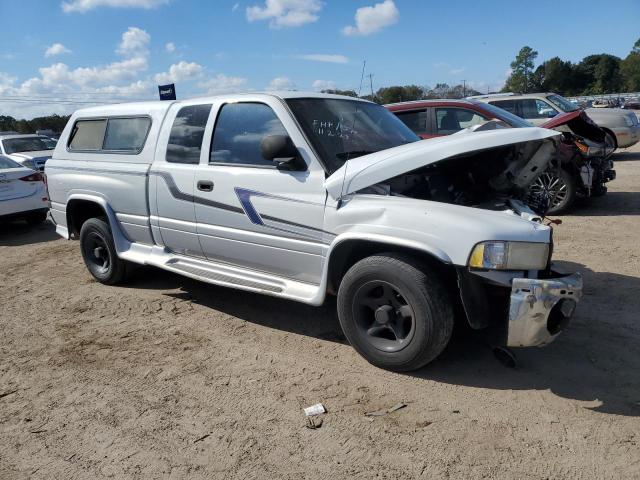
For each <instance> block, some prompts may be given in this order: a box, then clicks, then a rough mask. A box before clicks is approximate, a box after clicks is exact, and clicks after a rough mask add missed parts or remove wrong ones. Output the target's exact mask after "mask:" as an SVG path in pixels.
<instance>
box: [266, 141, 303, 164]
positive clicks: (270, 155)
mask: <svg viewBox="0 0 640 480" xmlns="http://www.w3.org/2000/svg"><path fill="white" fill-rule="evenodd" d="M260 151H261V153H262V156H263V158H265V159H266V160H271V161H272V162H274V163H276V164H277V165H278V167H279V168H286V169H289V170H295V169H296V167H299V166H300V163H301V160H302V159H301V158H300V152H298V149H297V148H296V146H295V145H294V144H293V142H292V141H291V137H289V136H288V135H269V136H268V137H264V138H263V139H262V141H261V142H260Z"/></svg>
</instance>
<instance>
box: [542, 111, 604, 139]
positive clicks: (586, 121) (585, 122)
mask: <svg viewBox="0 0 640 480" xmlns="http://www.w3.org/2000/svg"><path fill="white" fill-rule="evenodd" d="M565 125H566V126H567V127H568V128H569V130H571V131H572V132H573V133H575V134H576V135H579V136H581V137H584V138H586V139H588V140H591V141H593V142H599V143H604V141H605V132H604V130H602V128H600V127H599V126H598V125H596V124H595V122H594V121H593V120H591V119H590V118H589V116H588V115H587V113H586V112H585V111H584V110H575V111H573V112H568V113H561V114H559V115H556V116H555V117H553V118H552V119H551V120H549V121H548V122H545V123H543V124H542V125H540V128H558V127H562V126H565Z"/></svg>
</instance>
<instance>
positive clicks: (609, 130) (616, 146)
mask: <svg viewBox="0 0 640 480" xmlns="http://www.w3.org/2000/svg"><path fill="white" fill-rule="evenodd" d="M600 128H601V129H602V130H604V131H605V132H606V133H608V134H609V135H611V138H613V141H614V142H615V143H614V151H615V150H616V149H617V148H618V137H616V134H615V132H614V131H613V130H611V129H609V128H607V127H600Z"/></svg>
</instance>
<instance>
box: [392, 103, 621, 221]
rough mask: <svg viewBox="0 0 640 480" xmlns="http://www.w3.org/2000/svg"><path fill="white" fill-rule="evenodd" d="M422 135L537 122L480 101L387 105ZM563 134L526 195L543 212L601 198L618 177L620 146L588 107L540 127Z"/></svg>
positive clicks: (562, 114)
mask: <svg viewBox="0 0 640 480" xmlns="http://www.w3.org/2000/svg"><path fill="white" fill-rule="evenodd" d="M386 108H387V109H389V110H390V111H392V112H393V113H394V114H395V115H396V116H397V117H398V118H399V119H400V120H402V121H403V123H405V124H406V125H407V126H408V127H409V128H411V130H413V131H414V132H415V133H416V134H418V135H419V136H420V137H421V138H425V139H428V138H435V137H440V136H444V135H450V134H454V133H458V132H464V131H481V130H487V129H490V128H500V127H512V128H527V127H531V126H532V125H531V124H530V123H529V122H527V121H526V120H523V119H522V118H520V117H518V116H516V115H514V114H512V113H510V112H508V111H506V110H503V109H501V108H499V107H496V106H495V105H491V104H488V103H482V102H480V101H478V100H474V99H464V100H458V99H449V100H420V101H414V102H403V103H394V104H390V105H386ZM540 127H541V128H550V129H554V130H558V131H560V132H562V134H563V135H562V138H561V140H560V142H559V146H558V151H557V156H556V158H555V159H553V160H552V161H551V162H550V163H549V167H548V168H547V170H546V171H545V172H544V174H542V175H540V176H538V178H537V179H536V180H535V181H534V182H533V183H532V184H531V186H530V188H529V191H528V192H527V194H526V195H525V196H524V197H523V198H522V200H524V201H525V202H526V203H527V204H528V205H529V206H531V207H532V208H533V209H534V210H536V211H537V212H538V213H540V214H542V215H546V214H559V213H563V212H566V211H567V210H568V209H569V208H570V207H571V205H572V204H573V202H574V201H575V199H576V198H577V197H597V196H602V195H604V194H605V193H606V192H607V187H606V186H605V183H607V182H609V181H611V180H613V179H615V170H614V169H613V161H611V160H610V158H609V157H610V156H611V154H612V153H613V152H614V150H615V148H614V147H613V146H611V145H610V144H609V143H607V141H606V132H605V131H604V130H603V129H602V128H600V127H598V126H597V125H596V124H595V123H593V122H592V121H591V119H590V118H589V117H588V116H587V115H586V113H585V112H584V111H582V110H576V111H573V112H569V113H561V114H559V115H557V116H555V117H554V118H552V119H551V120H548V121H547V122H545V123H543V124H542V125H540Z"/></svg>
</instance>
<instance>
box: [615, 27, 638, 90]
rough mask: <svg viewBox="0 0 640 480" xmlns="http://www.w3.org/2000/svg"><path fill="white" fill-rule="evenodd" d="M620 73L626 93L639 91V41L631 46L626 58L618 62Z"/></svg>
mask: <svg viewBox="0 0 640 480" xmlns="http://www.w3.org/2000/svg"><path fill="white" fill-rule="evenodd" d="M620 73H621V75H622V81H623V84H624V89H625V90H626V91H628V92H638V91H640V39H638V40H637V41H636V43H635V44H634V45H633V49H632V50H631V52H630V53H629V55H627V58H625V59H624V60H622V62H620Z"/></svg>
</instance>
